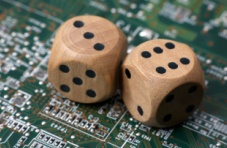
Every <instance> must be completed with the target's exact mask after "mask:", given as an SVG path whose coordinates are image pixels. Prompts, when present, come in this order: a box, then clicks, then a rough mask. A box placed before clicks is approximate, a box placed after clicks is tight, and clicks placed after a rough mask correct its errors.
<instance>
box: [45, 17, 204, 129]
mask: <svg viewBox="0 0 227 148" xmlns="http://www.w3.org/2000/svg"><path fill="white" fill-rule="evenodd" d="M126 51H127V40H126V37H125V35H124V33H123V32H122V31H121V30H120V29H119V28H118V27H117V26H115V25H114V24H113V23H111V22H110V21H108V20H107V19H104V18H101V17H98V16H78V17H74V18H72V19H70V20H68V21H66V22H65V23H64V24H63V25H62V26H61V27H60V28H59V30H58V31H57V34H56V37H55V40H54V43H53V46H52V49H51V55H50V59H49V65H48V75H49V77H48V79H49V81H50V82H51V83H52V84H53V86H54V87H55V88H56V89H57V90H58V91H59V92H60V93H62V94H63V95H64V96H66V97H67V98H69V99H71V100H73V101H76V102H81V103H96V102H100V101H104V100H106V99H108V98H110V97H112V96H113V95H114V94H115V92H116V89H117V83H120V84H121V88H120V89H121V93H122V98H123V100H124V102H125V104H126V107H127V108H128V110H129V112H130V113H131V114H132V116H133V117H134V118H135V119H137V120H139V121H141V122H143V123H145V124H147V125H150V126H156V127H168V126H173V125H176V124H178V123H180V122H182V121H183V120H185V119H186V118H187V117H188V116H189V115H190V114H191V113H192V112H193V111H194V109H195V108H196V107H197V106H198V105H199V103H200V102H201V100H202V96H203V92H204V78H203V72H202V70H201V67H200V65H199V62H198V60H197V58H196V56H195V54H194V52H193V50H192V49H191V48H190V47H189V46H187V45H185V44H182V43H179V42H175V41H171V40H164V39H157V40H152V41H147V42H145V43H143V44H141V45H139V46H138V47H136V48H135V49H134V50H133V51H132V52H131V53H130V54H129V55H128V56H127V57H126ZM125 57H126V58H125ZM121 62H123V65H122V66H121V65H120V63H121ZM120 67H121V70H120ZM119 73H121V80H120V79H119V77H120V76H119Z"/></svg>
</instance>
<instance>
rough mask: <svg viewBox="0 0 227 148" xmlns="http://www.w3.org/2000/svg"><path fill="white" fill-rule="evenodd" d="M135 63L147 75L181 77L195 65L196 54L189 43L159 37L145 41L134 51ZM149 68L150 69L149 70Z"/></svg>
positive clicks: (169, 77) (168, 77)
mask: <svg viewBox="0 0 227 148" xmlns="http://www.w3.org/2000/svg"><path fill="white" fill-rule="evenodd" d="M131 54H132V56H131V57H133V58H134V60H133V61H134V63H137V65H139V66H138V68H139V70H140V71H143V73H144V74H145V75H146V76H147V77H157V78H161V79H173V78H180V77H182V76H185V75H187V74H188V73H189V72H190V71H191V70H192V69H193V67H194V66H195V63H194V61H195V60H196V56H195V55H194V53H193V52H192V50H191V48H189V47H188V46H187V45H185V44H182V43H178V42H175V41H171V40H165V39H157V40H152V41H148V42H145V43H143V44H141V45H139V46H138V47H137V50H133V51H132V53H131ZM147 69H149V70H147Z"/></svg>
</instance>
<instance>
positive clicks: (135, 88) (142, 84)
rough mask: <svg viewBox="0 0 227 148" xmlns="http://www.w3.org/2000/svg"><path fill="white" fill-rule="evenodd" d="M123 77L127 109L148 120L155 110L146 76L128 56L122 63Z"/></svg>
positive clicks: (122, 92) (123, 96) (141, 118)
mask: <svg viewBox="0 0 227 148" xmlns="http://www.w3.org/2000/svg"><path fill="white" fill-rule="evenodd" d="M121 77H122V83H121V94H122V98H123V101H124V103H125V105H126V107H127V109H128V110H129V112H130V113H131V114H132V116H133V117H134V118H135V119H137V120H139V121H141V122H146V121H147V119H148V118H150V116H151V113H152V112H153V108H151V107H150V106H151V100H150V92H149V90H148V88H149V86H148V85H149V84H148V83H146V78H145V77H143V76H141V75H140V72H139V71H138V69H137V68H136V67H135V66H134V65H131V64H130V61H128V62H127V58H126V61H125V62H124V64H123V65H122V75H121Z"/></svg>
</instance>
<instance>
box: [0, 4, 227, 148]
mask: <svg viewBox="0 0 227 148" xmlns="http://www.w3.org/2000/svg"><path fill="white" fill-rule="evenodd" d="M78 15H98V16H102V17H104V18H106V19H108V20H110V21H112V22H113V23H115V24H116V25H117V26H119V27H120V28H121V29H122V30H123V32H124V33H125V34H126V36H127V40H128V42H129V47H128V52H130V51H131V50H133V49H134V48H135V47H136V46H138V45H139V44H141V43H143V42H144V41H147V40H152V39H156V38H166V39H171V40H176V41H179V42H183V43H186V44H188V45H189V46H190V47H192V48H193V50H194V51H195V53H196V55H197V57H198V59H199V61H200V64H201V66H202V68H203V70H204V74H205V80H206V92H205V96H204V99H203V101H202V103H201V105H200V107H199V109H197V110H196V111H195V112H194V113H193V115H192V116H190V117H189V118H188V120H187V121H185V122H184V123H182V124H180V125H179V126H177V127H173V128H169V129H158V128H151V127H147V126H145V125H143V124H142V123H140V122H138V121H136V120H135V119H133V118H132V117H131V115H130V114H129V112H128V111H127V109H126V107H125V105H124V103H123V102H122V99H121V98H120V96H119V94H116V96H115V97H113V98H112V99H110V100H108V101H105V102H102V103H98V104H95V105H86V104H80V103H75V102H72V101H70V100H68V99H67V98H64V97H63V96H61V94H59V93H57V92H56V90H54V88H53V86H52V85H51V84H50V83H49V82H48V80H47V77H48V75H47V65H48V60H49V55H50V50H49V49H50V48H51V45H52V43H53V40H54V36H55V33H56V30H57V29H58V27H59V26H60V25H61V24H62V23H63V22H64V21H66V20H67V19H69V18H72V17H74V16H78ZM138 99H142V98H138ZM173 109H174V108H173ZM0 147H1V148H27V147H35V148H36V147H43V148H47V147H53V148H56V147H57V148H74V147H84V148H89V147H92V148H93V147H96V148H104V147H108V148H109V147H110V148H120V147H125V148H136V147H140V148H143V147H148V148H149V147H152V148H156V147H157V148H161V147H163V148H227V1H226V0H132V1H130V0H116V1H115V0H114V1H110V0H67V1H66V0H65V1H63V0H49V1H45V0H20V1H14V0H0Z"/></svg>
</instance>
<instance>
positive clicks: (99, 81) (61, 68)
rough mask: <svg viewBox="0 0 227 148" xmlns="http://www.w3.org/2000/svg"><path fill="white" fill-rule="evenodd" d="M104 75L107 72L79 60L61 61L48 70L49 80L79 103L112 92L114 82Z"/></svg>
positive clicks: (95, 99)
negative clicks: (101, 71)
mask: <svg viewBox="0 0 227 148" xmlns="http://www.w3.org/2000/svg"><path fill="white" fill-rule="evenodd" d="M106 75H108V73H105V74H104V73H100V69H98V68H95V67H92V66H89V65H86V64H84V63H81V62H79V61H75V60H74V61H71V62H66V61H61V62H60V63H59V64H58V66H56V67H55V68H53V69H52V71H49V81H51V82H52V84H53V85H54V87H55V88H56V89H57V90H58V91H59V92H61V93H62V94H63V95H64V96H66V97H67V98H70V99H71V100H74V101H77V102H81V103H93V102H100V101H103V100H105V98H108V97H109V96H112V95H113V94H114V90H115V89H116V88H115V87H116V84H113V82H110V81H108V80H107V78H106ZM109 77H112V76H109ZM113 77H114V76H113ZM109 83H112V84H111V85H110V84H109ZM97 85H98V87H97ZM111 90H112V91H111ZM100 98H102V99H100Z"/></svg>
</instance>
